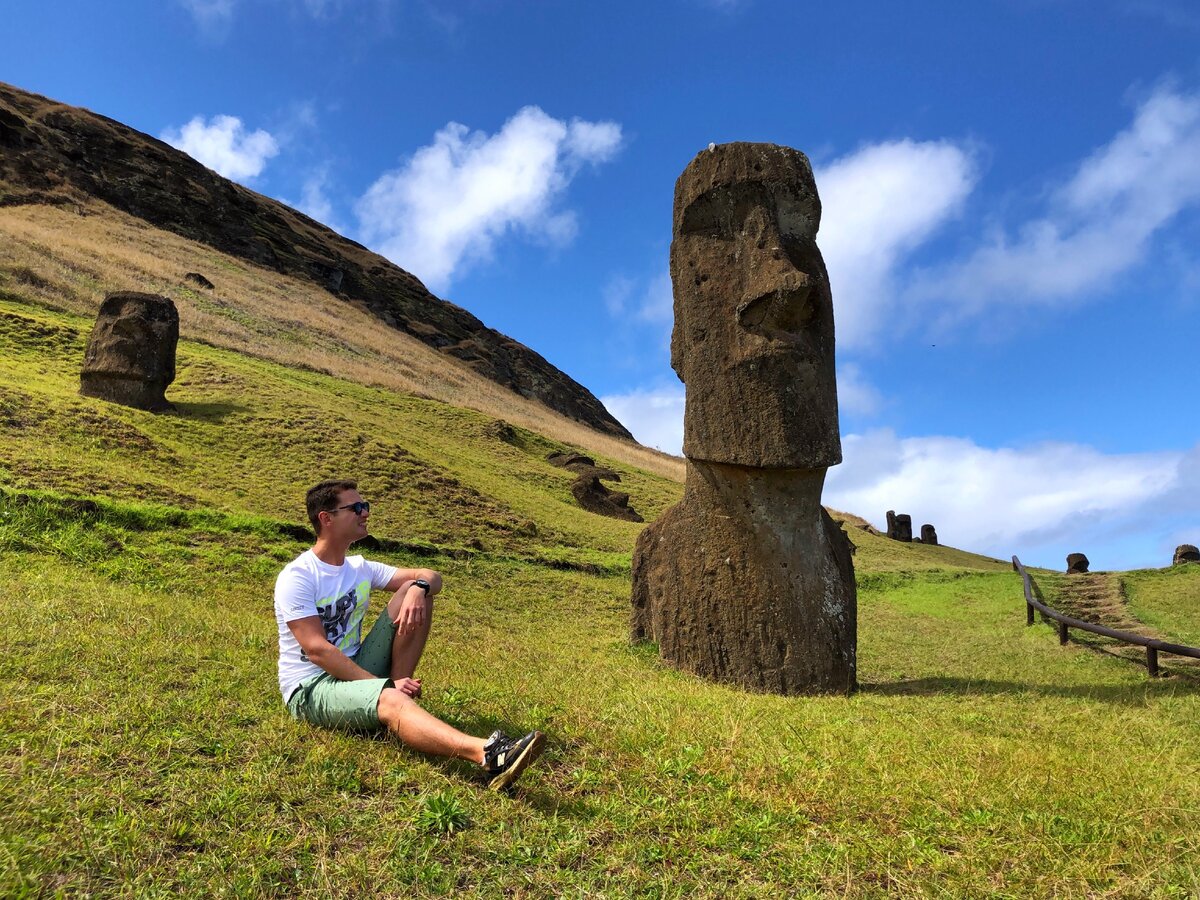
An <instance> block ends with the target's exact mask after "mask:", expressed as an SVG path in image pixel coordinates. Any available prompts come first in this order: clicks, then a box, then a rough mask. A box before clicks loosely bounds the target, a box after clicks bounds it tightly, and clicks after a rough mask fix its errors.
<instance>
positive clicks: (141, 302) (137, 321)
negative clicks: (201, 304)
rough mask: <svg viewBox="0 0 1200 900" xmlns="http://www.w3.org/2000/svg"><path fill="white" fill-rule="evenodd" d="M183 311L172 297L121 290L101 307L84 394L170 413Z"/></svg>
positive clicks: (83, 376)
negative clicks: (169, 398) (169, 393)
mask: <svg viewBox="0 0 1200 900" xmlns="http://www.w3.org/2000/svg"><path fill="white" fill-rule="evenodd" d="M178 343H179V312H178V311H177V310H176V309H175V304H174V303H173V302H171V300H170V299H169V298H167V297H159V296H157V295H155V294H138V293H134V292H132V291H120V292H117V293H113V294H109V295H108V296H107V297H105V298H104V302H103V303H101V304H100V312H99V314H98V315H97V316H96V324H95V326H94V327H93V328H92V334H91V337H90V338H88V344H87V349H86V350H85V351H84V354H83V370H82V371H81V372H80V375H79V393H81V394H83V395H84V396H85V397H98V398H100V399H101V400H108V401H109V402H111V403H120V404H121V405H122V406H133V407H137V408H138V409H148V410H150V411H152V412H158V411H161V410H165V409H171V404H170V403H168V402H167V399H166V396H165V392H166V390H167V386H168V385H170V383H171V382H172V381H174V380H175V348H176V346H177V345H178Z"/></svg>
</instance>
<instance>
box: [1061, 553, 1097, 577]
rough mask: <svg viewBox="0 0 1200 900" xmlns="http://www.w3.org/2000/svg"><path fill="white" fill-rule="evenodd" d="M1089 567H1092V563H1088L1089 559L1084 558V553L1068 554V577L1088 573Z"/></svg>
mask: <svg viewBox="0 0 1200 900" xmlns="http://www.w3.org/2000/svg"><path fill="white" fill-rule="evenodd" d="M1089 565H1091V563H1089V562H1088V558H1087V557H1086V556H1084V555H1083V554H1082V553H1068V554H1067V574H1068V575H1082V574H1083V573H1084V572H1086V571H1087V570H1088V566H1089Z"/></svg>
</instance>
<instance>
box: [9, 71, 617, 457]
mask: <svg viewBox="0 0 1200 900" xmlns="http://www.w3.org/2000/svg"><path fill="white" fill-rule="evenodd" d="M89 197H95V198H97V199H99V200H102V201H104V202H105V203H108V204H110V205H112V206H114V207H116V208H117V209H119V210H121V211H123V212H125V213H128V214H129V215H132V216H136V217H138V218H140V219H143V220H145V221H147V222H149V223H150V224H152V225H154V226H156V227H158V228H164V229H167V230H169V231H172V232H174V233H175V234H179V235H182V236H184V237H185V238H188V239H189V240H194V241H201V242H203V243H205V244H208V245H209V246H211V247H215V248H216V249H218V250H220V251H222V252H224V253H229V254H231V255H233V256H237V257H240V258H241V259H246V260H249V261H250V262H253V263H255V264H257V265H261V266H266V267H268V268H271V269H274V270H276V271H278V272H283V273H285V274H288V275H292V276H295V277H299V278H305V279H308V280H309V281H311V282H313V283H314V284H317V285H320V286H322V287H324V288H325V289H327V290H329V291H331V292H333V293H334V294H336V295H337V296H338V297H340V298H341V299H343V300H345V301H346V302H348V303H353V304H356V305H361V306H363V307H364V308H366V309H367V310H369V311H370V312H371V313H373V314H374V315H375V316H377V317H378V318H379V319H380V320H381V321H383V322H384V323H385V324H387V325H388V326H390V327H392V328H396V329H398V330H400V331H403V332H405V333H407V334H410V335H412V336H413V337H415V338H417V339H418V340H420V341H423V342H424V343H425V344H427V345H428V346H430V347H432V348H434V349H435V350H437V351H439V352H440V353H443V354H445V355H447V356H451V357H454V358H455V359H457V360H459V361H460V362H462V363H464V364H465V365H467V366H468V367H470V368H471V369H473V370H474V371H476V372H478V373H479V374H480V375H482V376H483V377H485V378H488V379H490V380H492V381H495V382H496V383H497V384H500V385H503V386H504V387H506V388H508V389H509V390H512V391H513V392H515V393H517V394H520V395H521V396H523V397H528V398H531V399H534V400H537V401H539V402H541V403H544V404H545V405H546V406H548V407H550V408H551V409H553V410H556V411H558V412H560V413H562V414H563V415H565V416H567V417H569V418H571V419H575V420H577V421H580V422H583V423H585V424H587V425H589V426H590V427H592V428H595V429H597V430H599V431H602V432H605V433H608V434H613V435H616V436H618V437H621V438H626V439H632V437H631V435H630V434H629V432H628V431H627V430H626V429H625V427H624V426H623V425H621V423H620V422H618V421H617V420H616V419H614V418H613V416H612V414H611V413H609V412H608V410H606V409H605V408H604V405H603V404H602V403H601V402H600V401H599V400H598V399H597V398H596V397H595V396H594V395H593V394H592V393H591V392H590V391H588V390H587V388H585V387H584V386H583V385H581V384H579V383H578V382H576V381H575V380H573V379H572V378H570V377H569V376H567V375H566V374H564V373H563V372H561V371H559V370H558V369H556V368H555V367H554V366H552V365H551V364H550V363H549V362H547V361H546V360H545V359H544V358H543V357H542V356H541V355H540V354H538V353H536V352H535V351H533V350H531V349H529V348H528V347H526V346H524V345H522V344H520V343H519V342H517V341H515V340H513V339H512V338H510V337H507V336H505V335H503V334H501V333H500V332H498V331H496V330H494V329H492V328H488V327H487V326H486V325H484V323H483V322H481V321H480V320H479V319H478V318H476V317H475V316H473V315H472V314H471V313H469V312H468V311H467V310H465V309H462V308H461V307H459V306H456V305H454V304H453V303H449V302H447V301H445V300H441V299H439V298H437V297H435V296H433V295H432V294H431V293H430V292H429V291H428V290H427V289H426V288H425V286H424V285H423V284H422V283H421V282H420V280H418V279H417V278H416V277H415V276H413V275H412V274H410V273H409V272H406V271H404V270H403V269H401V268H399V267H398V266H396V265H394V264H393V263H391V262H390V261H388V260H387V259H384V258H383V257H382V256H379V255H378V254H376V253H372V252H371V251H370V250H368V249H367V248H366V247H363V246H362V245H361V244H357V243H355V242H354V241H351V240H348V239H347V238H344V237H342V236H341V235H339V234H337V233H335V232H334V231H332V230H330V229H329V228H327V227H325V226H324V225H322V224H320V223H319V222H316V221H314V220H313V219H310V218H309V217H308V216H306V215H304V214H303V213H300V212H297V211H296V210H294V209H291V208H289V207H287V206H284V205H283V204H282V203H279V202H278V201H275V200H272V199H270V198H268V197H264V196H262V195H261V194H257V193H255V192H254V191H251V190H249V189H247V188H244V187H242V186H241V185H239V184H235V183H233V182H232V181H229V180H228V179H226V178H222V177H221V176H220V175H218V174H217V173H216V172H213V171H212V170H211V169H208V168H206V167H205V166H203V165H201V164H200V163H199V162H197V161H196V160H194V159H192V158H191V157H190V156H188V155H187V154H186V153H183V152H181V151H179V150H176V149H175V148H173V147H170V146H168V145H167V144H165V143H163V142H162V141H159V140H156V139H155V138H153V137H151V136H149V135H146V134H142V133H141V132H138V131H135V130H133V129H132V128H129V127H127V126H125V125H122V124H121V123H119V122H115V121H113V120H112V119H108V118H105V117H103V116H98V115H96V114H94V113H91V112H89V111H87V110H85V109H79V108H77V107H72V106H67V105H65V104H61V103H56V102H54V101H53V100H48V99H47V98H45V97H40V96H38V95H36V94H31V93H28V92H26V91H22V90H20V89H18V88H15V87H12V86H11V85H7V84H3V83H0V206H11V205H15V204H21V203H54V204H64V205H77V204H81V203H84V202H86V201H87V199H88V198H89Z"/></svg>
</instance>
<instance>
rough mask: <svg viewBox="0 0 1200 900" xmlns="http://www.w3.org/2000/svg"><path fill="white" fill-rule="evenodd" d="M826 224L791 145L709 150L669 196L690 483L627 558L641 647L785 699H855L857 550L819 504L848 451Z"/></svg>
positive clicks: (674, 359) (675, 338) (674, 341)
mask: <svg viewBox="0 0 1200 900" xmlns="http://www.w3.org/2000/svg"><path fill="white" fill-rule="evenodd" d="M820 217H821V205H820V200H819V199H818V198H817V191H816V185H815V184H814V181H813V175H812V169H811V167H810V165H809V162H808V159H807V158H806V157H805V156H804V154H802V153H800V152H798V151H796V150H792V149H789V148H786V147H778V146H775V145H773V144H748V143H736V144H726V145H723V146H717V147H710V148H709V149H708V150H705V151H702V152H701V153H700V154H699V155H698V156H697V157H696V158H695V159H694V160H693V161H692V162H691V163H690V164H689V165H688V167H687V168H686V169H685V170H684V172H683V174H682V175H681V176H680V178H679V181H678V182H677V183H676V185H675V207H674V227H673V239H672V242H671V281H672V284H673V286H674V294H675V327H674V331H673V332H672V335H671V365H672V367H673V368H674V369H675V371H676V373H678V375H679V377H680V379H681V380H682V381H683V382H684V384H686V385H687V401H686V407H685V412H684V440H683V452H684V455H685V456H686V457H687V477H686V484H685V488H684V496H683V499H682V500H681V501H680V502H679V503H678V504H676V505H675V506H673V507H671V508H670V509H669V510H667V511H666V512H665V513H664V514H663V515H662V516H661V517H660V518H659V519H658V520H657V521H656V522H654V523H653V524H652V525H650V526H649V527H647V528H646V529H645V530H644V531H643V532H642V533H641V535H640V536H639V538H638V541H637V547H636V549H635V550H634V556H633V597H632V603H633V615H632V623H631V624H632V629H631V630H632V636H633V638H634V639H635V640H650V641H654V642H656V643H657V644H658V647H659V652H660V653H661V655H662V657H663V658H664V659H665V660H667V661H669V662H671V663H673V664H674V665H676V666H678V667H680V668H682V669H685V670H688V671H691V672H694V673H696V674H698V675H701V676H703V677H705V678H709V679H712V680H715V681H720V682H725V683H728V684H733V685H737V686H740V687H744V688H748V689H751V690H760V691H772V692H777V693H783V694H798V693H827V692H847V691H850V690H853V689H854V687H855V650H856V640H857V634H856V629H857V621H856V615H857V613H856V593H855V585H854V567H853V563H852V561H851V558H850V545H849V541H848V540H847V538H846V536H845V534H844V533H843V532H842V531H841V529H840V528H838V526H837V525H836V524H835V523H834V522H833V520H832V519H830V517H829V515H828V514H827V513H826V512H825V510H824V509H823V508H822V507H821V488H822V486H823V484H824V481H825V471H826V469H827V468H828V467H829V466H833V465H837V464H838V463H839V462H841V459H842V451H841V439H840V437H839V433H838V413H837V386H836V382H835V376H834V347H833V301H832V298H831V296H830V291H829V279H828V276H827V275H826V272H825V264H824V262H823V261H822V259H821V253H820V251H819V250H818V249H817V244H816V240H815V238H816V234H817V226H818V224H819V222H820Z"/></svg>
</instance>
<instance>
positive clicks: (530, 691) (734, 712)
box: [0, 217, 1200, 898]
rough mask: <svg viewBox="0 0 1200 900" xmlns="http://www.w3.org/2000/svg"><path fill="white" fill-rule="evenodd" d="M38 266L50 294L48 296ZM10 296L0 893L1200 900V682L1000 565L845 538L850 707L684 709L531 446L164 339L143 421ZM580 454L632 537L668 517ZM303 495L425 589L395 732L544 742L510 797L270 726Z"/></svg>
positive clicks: (656, 479) (1, 552) (684, 701)
mask: <svg viewBox="0 0 1200 900" xmlns="http://www.w3.org/2000/svg"><path fill="white" fill-rule="evenodd" d="M96 218H99V217H96ZM26 221H31V220H26ZM66 271H67V270H66V269H63V270H62V271H59V270H57V269H56V270H54V272H53V273H52V277H51V276H46V277H47V278H48V279H49V280H51V281H54V282H56V283H57V282H58V281H59V280H60V279H61V280H62V283H63V284H65V285H68V286H72V285H75V284H76V282H75V281H72V280H71V278H70V277H69V276H68V275H67V274H65V272H66ZM33 275H35V276H38V277H42V276H40V275H38V273H37V272H34V273H33ZM79 277H83V276H79ZM29 282H30V279H24V280H22V279H18V278H16V277H10V278H9V280H8V281H7V282H6V284H5V285H4V286H0V290H3V291H4V292H5V296H4V298H0V437H2V440H0V574H2V575H3V577H4V579H5V581H6V584H7V591H8V594H9V597H10V600H9V601H8V606H7V607H6V609H8V610H9V611H10V617H9V618H10V627H9V628H6V629H5V630H4V631H3V632H0V674H2V675H3V678H4V683H5V686H6V690H5V700H4V701H3V702H0V774H2V776H3V778H4V781H5V784H6V787H7V788H8V790H6V791H5V795H4V796H5V798H4V801H3V803H0V894H2V895H4V896H35V895H40V894H46V895H52V894H54V893H56V892H59V893H62V894H65V895H82V894H96V895H151V894H155V895H170V896H177V895H184V896H207V895H215V894H223V893H233V894H237V895H249V896H275V895H287V896H307V897H327V896H334V895H340V894H345V893H351V892H352V893H355V894H367V895H376V896H401V895H403V896H455V897H463V896H467V897H499V896H518V897H557V896H612V897H629V896H636V897H689V898H695V897H722V898H724V897H764V898H767V897H770V898H776V897H779V896H781V895H787V896H812V897H817V896H830V895H837V896H849V897H883V896H910V897H916V896H998V897H1030V896H1063V897H1070V896H1079V897H1084V896H1112V897H1163V898H1166V897H1177V896H1186V895H1188V894H1189V893H1191V892H1194V890H1195V887H1196V885H1197V884H1200V784H1198V783H1197V780H1196V778H1195V772H1196V771H1197V769H1198V768H1200V743H1198V742H1197V741H1195V740H1194V737H1195V721H1196V719H1197V716H1198V714H1200V693H1198V691H1197V689H1196V687H1195V684H1194V683H1192V682H1190V681H1185V680H1182V679H1164V680H1159V681H1153V682H1152V681H1148V680H1147V679H1146V678H1145V676H1144V674H1143V672H1142V671H1140V670H1137V669H1135V668H1133V667H1131V666H1128V665H1127V664H1125V663H1122V662H1119V661H1115V660H1112V659H1107V658H1104V657H1101V656H1097V655H1094V654H1091V653H1089V652H1088V651H1086V650H1084V649H1081V648H1079V647H1075V646H1068V647H1066V648H1061V647H1059V646H1058V643H1057V640H1056V639H1055V636H1054V633H1053V632H1052V630H1051V629H1049V628H1047V627H1045V626H1037V627H1034V628H1026V627H1025V625H1024V612H1023V606H1022V603H1021V599H1020V598H1021V588H1020V583H1019V580H1018V578H1017V576H1016V575H1015V574H1014V573H1013V572H1011V571H1010V570H1008V568H1007V567H1006V566H1005V565H1004V564H1003V563H1001V562H999V561H996V560H988V559H985V558H982V557H978V556H973V555H971V554H968V553H964V552H963V551H958V550H953V549H951V548H942V547H922V546H919V545H900V544H897V543H895V542H892V541H888V540H887V539H886V538H883V537H880V536H879V535H876V534H871V533H867V532H864V531H860V530H858V529H851V535H852V537H853V538H854V540H855V542H856V543H857V544H858V554H857V557H856V566H857V570H858V579H859V587H860V622H859V634H860V643H859V660H860V670H859V672H860V680H861V682H862V690H861V691H860V692H859V693H858V694H856V695H855V696H853V697H851V698H841V697H835V698H818V699H805V698H783V697H770V696H756V695H748V694H744V693H740V692H737V691H733V690H730V689H728V688H724V687H719V686H715V685H711V684H707V683H704V682H701V681H698V680H696V679H693V678H690V677H687V676H684V675H681V674H680V673H678V672H675V671H673V670H670V669H668V668H665V667H664V666H662V665H661V664H660V663H659V662H658V660H657V658H656V655H655V654H654V652H653V648H648V647H631V646H630V645H629V644H628V642H627V640H626V633H627V623H628V597H629V555H630V549H631V547H632V543H633V540H634V539H635V537H636V534H637V531H638V529H639V527H641V526H638V525H635V524H631V523H627V522H618V521H614V520H608V519H602V518H600V517H596V516H590V515H588V514H586V513H583V512H582V511H580V510H578V509H577V508H576V507H575V506H574V505H573V503H572V502H571V499H570V496H569V493H568V491H567V483H568V479H569V477H570V476H569V475H568V474H567V473H564V472H562V471H561V470H558V469H555V468H553V467H551V466H549V465H548V464H547V463H546V462H545V461H544V458H543V457H544V452H543V451H547V450H549V449H552V448H556V447H558V446H561V444H560V443H559V442H558V441H557V440H556V439H554V438H551V437H545V436H542V435H539V434H538V433H536V432H534V431H532V430H529V429H523V428H517V429H514V430H513V431H512V433H511V435H509V433H508V432H506V431H504V430H503V429H496V428H494V427H492V426H493V417H492V416H490V415H485V414H481V413H478V412H473V411H471V410H464V409H460V408H454V407H451V406H449V405H447V404H444V403H441V402H438V401H436V400H431V399H427V398H420V397H415V396H413V395H412V394H405V393H401V392H398V391H396V390H393V389H389V388H386V387H381V386H370V387H369V386H365V385H362V384H357V383H354V382H352V381H349V380H346V379H342V378H336V377H333V376H330V375H327V374H323V373H319V372H314V371H312V370H311V369H297V368H294V367H285V366H283V365H280V364H278V363H276V362H274V361H271V360H266V359H261V358H250V357H247V356H245V355H243V354H240V353H236V352H232V351H230V350H227V349H223V348H217V347H212V346H209V345H204V344H199V343H195V342H191V341H184V342H183V343H182V344H181V347H180V359H179V382H178V385H177V387H176V388H175V389H174V390H173V396H174V398H175V400H176V402H177V403H178V406H179V408H178V410H177V412H176V413H174V414H172V415H162V416H153V415H150V414H148V413H143V412H140V411H137V410H128V409H124V408H121V407H114V406H109V405H106V404H103V403H100V402H99V401H95V400H91V399H86V398H81V397H78V396H77V395H76V393H75V389H76V384H77V371H78V363H79V357H80V353H81V349H82V341H83V336H84V335H85V334H86V331H87V329H88V327H89V326H90V320H89V318H88V317H86V316H81V315H77V314H74V313H70V312H64V311H58V310H51V309H48V308H47V307H45V306H44V305H41V304H40V303H39V302H33V301H35V300H36V301H40V299H41V298H42V296H43V295H44V294H46V293H47V292H49V293H52V292H53V291H52V289H51V288H44V287H43V288H39V287H36V286H34V285H32V284H30V283H29ZM62 305H65V301H62ZM506 437H507V439H506ZM614 443H617V444H622V446H627V445H624V444H623V442H615V441H614ZM583 446H584V447H587V445H586V444H584V445H583ZM599 455H600V457H601V458H602V459H603V461H604V462H605V463H606V464H609V465H612V466H614V467H616V468H618V469H619V471H620V472H621V473H622V477H623V479H624V487H625V488H626V489H628V490H629V492H630V493H631V495H632V496H633V503H634V505H635V506H637V507H638V508H639V509H641V510H642V511H643V512H645V513H646V514H647V517H648V518H653V517H654V516H655V515H656V514H657V513H658V511H660V510H661V509H662V508H663V507H664V506H665V505H666V504H667V503H669V502H671V501H672V500H673V499H674V498H675V497H678V496H679V492H680V485H679V484H678V481H676V480H675V479H673V478H671V477H669V476H666V475H660V474H654V473H652V472H648V471H646V470H644V469H640V468H638V467H635V466H632V465H630V464H629V463H628V462H626V461H624V460H622V459H620V458H618V457H616V456H610V455H607V454H599ZM335 471H336V472H339V473H343V472H345V473H347V474H355V473H358V474H360V475H361V477H362V481H363V485H362V486H363V490H364V493H365V494H367V496H369V497H370V498H371V499H372V500H373V501H375V503H376V506H375V507H373V510H372V530H373V532H374V533H375V534H377V535H378V536H379V537H381V538H383V539H385V543H384V544H383V545H382V548H381V549H378V550H376V551H373V552H372V555H373V556H376V557H378V558H382V559H386V560H389V561H392V562H396V563H403V564H413V563H417V562H419V563H420V564H422V565H433V566H435V567H436V568H439V569H440V570H442V571H443V572H444V574H445V576H446V583H447V588H446V591H445V592H444V594H443V595H442V596H441V597H440V598H439V600H438V602H437V607H436V620H435V626H434V637H433V639H432V641H431V644H430V647H429V650H428V652H427V654H426V658H425V660H424V662H423V664H422V669H421V674H422V676H423V678H424V680H425V685H426V693H427V698H426V701H425V702H426V705H427V706H428V707H429V708H430V709H431V710H432V711H434V712H435V713H437V714H439V715H442V716H444V717H447V718H449V719H450V720H452V721H454V722H456V723H457V724H459V725H461V726H462V727H464V728H466V729H469V730H471V731H473V732H479V733H483V732H487V731H490V730H491V729H492V728H494V727H504V728H509V729H517V728H526V727H539V728H542V729H544V730H545V731H546V732H547V733H548V734H549V735H550V749H549V750H548V751H547V754H546V755H545V756H544V757H543V759H542V760H541V761H539V763H538V765H537V766H536V767H534V768H533V769H531V770H530V771H529V772H528V773H527V775H526V776H525V777H523V779H522V781H521V786H520V790H519V791H518V793H517V794H516V796H515V797H512V798H507V797H502V796H497V795H494V794H489V793H487V792H486V791H483V790H481V789H479V788H478V787H476V786H475V785H474V784H473V783H472V781H471V780H470V779H471V773H470V772H469V771H468V770H467V769H466V768H465V767H463V766H461V765H458V764H452V763H445V762H440V761H437V760H429V759H424V758H421V757H418V756H416V755H414V754H412V753H409V752H406V751H405V750H403V749H402V748H400V747H397V746H395V745H394V744H392V743H390V742H388V741H386V740H372V739H369V738H364V737H362V736H356V735H348V734H340V733H330V732H322V731H318V730H314V729H311V728H308V727H305V726H302V725H298V724H296V723H294V722H292V721H290V720H289V719H288V718H287V716H286V714H285V713H284V711H283V709H282V706H281V704H280V702H279V698H278V695H277V690H276V686H275V670H274V664H275V635H274V629H275V624H274V620H273V616H272V612H271V584H272V581H273V578H274V575H275V573H276V571H277V570H278V568H279V567H280V566H281V565H282V564H283V562H284V561H286V560H287V559H289V558H291V557H292V556H293V555H295V554H296V553H298V552H299V551H300V550H301V549H303V547H304V546H305V543H304V542H303V541H302V540H300V539H299V538H298V537H297V533H296V530H295V527H294V526H295V525H297V524H298V523H299V522H300V517H301V513H300V504H301V501H302V494H303V490H304V487H305V486H306V485H307V484H308V482H310V481H311V480H312V479H313V478H315V477H319V476H320V475H324V474H328V473H332V472H335ZM64 495H73V496H64ZM78 495H89V496H90V497H91V498H92V499H82V498H81V497H80V496H78Z"/></svg>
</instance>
